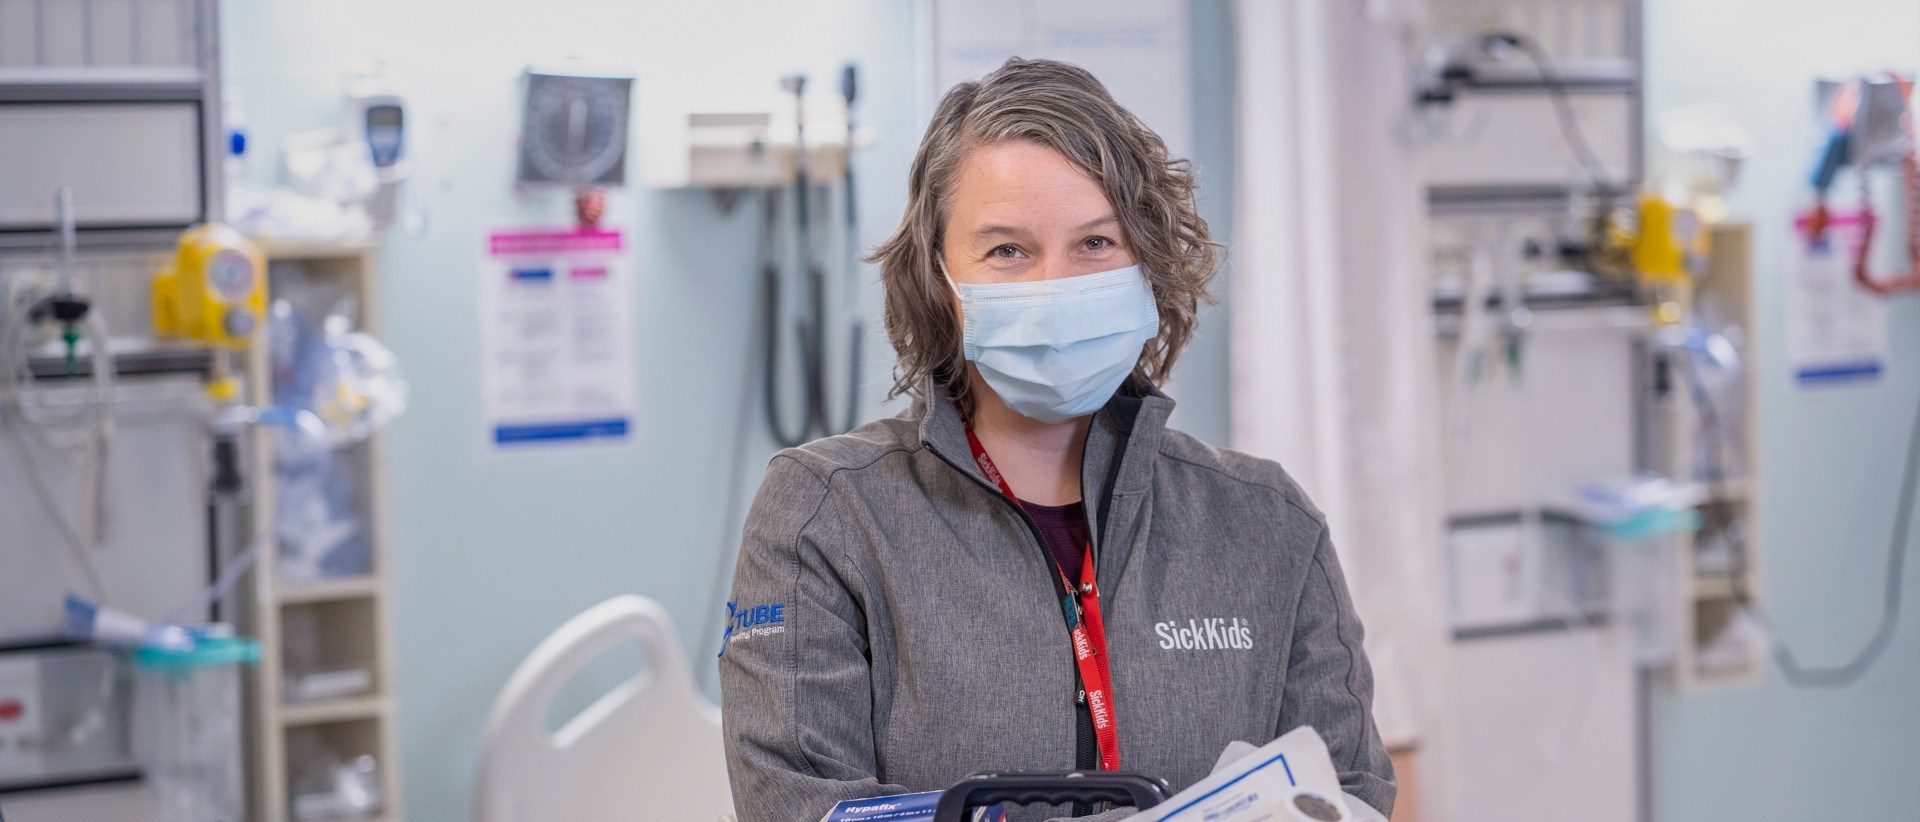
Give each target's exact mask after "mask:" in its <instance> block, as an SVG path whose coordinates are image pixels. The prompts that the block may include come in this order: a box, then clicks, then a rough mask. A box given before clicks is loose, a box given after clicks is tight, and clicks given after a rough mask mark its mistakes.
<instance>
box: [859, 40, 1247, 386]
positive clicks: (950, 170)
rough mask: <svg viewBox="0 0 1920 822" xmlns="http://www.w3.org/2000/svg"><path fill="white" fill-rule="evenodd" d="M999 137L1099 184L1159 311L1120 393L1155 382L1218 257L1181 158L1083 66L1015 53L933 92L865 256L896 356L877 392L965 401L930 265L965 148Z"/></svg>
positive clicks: (960, 363)
mask: <svg viewBox="0 0 1920 822" xmlns="http://www.w3.org/2000/svg"><path fill="white" fill-rule="evenodd" d="M1009 140H1026V141H1029V142H1033V143H1037V144H1039V145H1043V146H1047V147H1049V148H1052V149H1054V150H1056V151H1059V152H1060V153H1061V154H1063V155H1066V157H1067V159H1068V160H1069V161H1071V162H1072V163H1074V164H1075V165H1077V166H1079V167H1080V169H1081V170H1082V171H1084V172H1086V174H1087V176H1089V177H1091V178H1092V179H1093V180H1094V181H1095V182H1097V183H1099V185H1100V188H1101V189H1102V190H1103V191H1104V192H1105V193H1106V196H1107V201H1108V202H1109V203H1111V204H1112V205H1113V209H1114V212H1115V214H1116V215H1117V216H1118V217H1119V219H1120V225H1121V227H1122V228H1123V229H1124V230H1125V232H1126V236H1127V242H1128V244H1129V245H1130V246H1131V247H1132V248H1133V252H1134V255H1135V257H1136V259H1138V261H1139V263H1140V268H1141V270H1142V271H1144V272H1145V274H1146V277H1147V282H1148V283H1149V284H1150V285H1151V286H1152V287H1153V296H1154V302H1155V303H1156V304H1157V305H1158V308H1159V311H1160V333H1159V334H1158V335H1156V336H1155V337H1154V338H1153V339H1152V340H1149V341H1148V342H1147V344H1146V345H1145V346H1143V347H1142V349H1141V351H1140V360H1139V362H1138V363H1136V364H1135V366H1134V369H1133V373H1132V374H1131V375H1129V376H1128V378H1127V382H1126V383H1125V385H1124V386H1123V388H1122V390H1130V391H1133V392H1136V393H1138V392H1142V391H1145V390H1147V389H1149V388H1150V387H1154V386H1158V385H1161V384H1163V383H1164V382H1165V381H1166V379H1167V376H1168V374H1169V373H1171V371H1172V369H1173V363H1174V360H1175V359H1178V358H1179V356H1180V351H1181V350H1182V349H1183V348H1185V347H1186V345H1187V341H1188V340H1190V339H1191V338H1192V336H1193V326H1194V320H1195V317H1196V315H1197V314H1198V311H1199V303H1200V301H1201V300H1209V301H1211V297H1210V296H1209V295H1208V293H1207V284H1208V283H1209V282H1210V281H1211V280H1212V279H1213V276H1214V274H1215V273H1216V272H1218V271H1219V269H1220V264H1221V261H1222V260H1223V258H1224V256H1225V252H1224V251H1223V250H1222V248H1221V247H1220V245H1219V244H1218V243H1215V242H1213V239H1212V235H1211V234H1209V233H1208V230H1207V223H1206V221H1205V220H1202V219H1200V214H1199V211H1198V210H1197V209H1196V208H1195V207H1194V201H1193V191H1194V176H1193V169H1192V165H1191V164H1190V163H1189V162H1188V161H1187V160H1185V159H1174V158H1170V157H1168V156H1167V146H1166V143H1165V142H1163V141H1162V140H1161V139H1160V136H1159V135H1157V134H1155V133H1153V130H1152V129H1149V128H1147V126H1146V124H1144V123H1142V122H1140V119H1139V118H1138V117H1135V116H1133V114H1132V113H1131V112H1129V111H1127V110H1126V109H1125V108H1122V107H1121V106H1120V104H1119V103H1116V102H1114V99H1113V96H1112V95H1110V94H1108V93H1107V89H1106V87H1105V86H1102V85H1101V84H1100V81H1099V80H1097V79H1094V76H1093V75H1092V74H1089V73H1088V72H1087V70H1086V69H1083V68H1080V67H1079V66H1075V65H1072V64H1069V63H1062V62H1059V61H1057V60H1026V59H1021V58H1018V57H1016V58H1013V59H1011V60H1008V61H1007V62H1006V63H1005V64H1004V65H1002V66H1001V67H1000V68H998V69H995V70H994V71H993V73H991V74H988V75H987V76H986V77H983V78H981V79H980V80H979V81H978V82H970V83H961V84H959V85H957V86H954V87H953V88H952V89H951V90H950V91H948V92H947V94H946V96H945V97H944V98H942V99H941V100H940V107H939V108H938V109H937V110H936V111H934V114H933V121H932V122H931V123H929V124H928V125H927V133H926V135H925V136H924V137H922V138H921V140H920V150H919V152H918V153H917V154H916V155H915V156H914V158H913V168H912V170H911V172H910V174H909V177H908V180H907V208H906V214H905V215H903V216H902V217H901V219H900V227H899V228H898V229H895V230H894V232H893V236H891V237H889V238H888V239H887V241H886V242H884V243H881V244H880V246H879V247H878V248H876V249H874V251H873V253H872V254H871V255H870V256H869V257H868V258H867V260H868V262H872V263H878V264H879V265H880V281H881V284H882V286H883V287H884V289H885V291H886V325H887V337H888V338H889V339H890V340H892V342H893V347H894V350H895V352H896V353H897V354H898V355H899V367H898V368H897V369H896V371H895V373H894V383H893V390H892V391H891V392H889V393H888V395H887V396H888V397H889V398H892V397H895V396H899V395H900V394H902V393H906V394H918V393H919V389H920V385H921V384H922V383H923V382H924V381H925V379H926V378H927V377H929V376H931V377H934V378H935V380H936V381H937V382H939V383H940V384H942V385H944V386H946V388H947V390H948V391H950V392H952V398H953V399H955V400H957V401H959V402H960V403H961V405H962V407H963V408H971V397H969V396H968V395H967V391H968V389H967V380H965V379H964V378H963V375H964V374H965V367H966V358H965V356H964V354H963V350H962V349H963V346H962V342H963V341H962V331H961V327H960V323H959V318H958V316H957V315H956V313H955V310H954V302H953V292H952V290H951V289H950V288H949V287H948V286H947V284H946V282H945V280H944V278H943V277H942V275H941V273H940V269H939V268H937V267H936V264H937V260H938V257H939V255H940V253H941V246H942V242H943V241H944V239H945V238H944V236H943V232H944V229H945V226H946V224H947V215H948V212H949V206H950V205H951V200H952V196H953V190H954V177H955V175H956V174H957V173H958V172H959V170H960V166H961V164H962V163H963V161H965V159H966V156H967V153H968V151H970V150H971V149H973V148H975V147H977V146H982V145H991V144H994V143H1000V142H1004V141H1009Z"/></svg>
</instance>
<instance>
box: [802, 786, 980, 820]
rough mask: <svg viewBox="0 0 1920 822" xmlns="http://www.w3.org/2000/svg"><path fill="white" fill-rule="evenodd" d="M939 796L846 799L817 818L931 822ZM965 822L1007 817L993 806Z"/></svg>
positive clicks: (916, 794)
mask: <svg viewBox="0 0 1920 822" xmlns="http://www.w3.org/2000/svg"><path fill="white" fill-rule="evenodd" d="M942 793H945V791H927V792H925V793H903V794H900V795H898V796H880V797H874V798H872V799H848V800H846V801H843V802H841V803H840V804H838V805H835V806H833V810H830V811H827V815H826V816H823V817H820V822H932V820H933V811H934V809H935V808H936V807H937V806H939V804H940V794H942ZM967 819H968V822H1007V814H1006V811H1004V810H1002V809H1001V807H1000V806H999V805H993V806H990V807H985V808H975V809H974V811H973V813H972V814H969V815H968V816H967Z"/></svg>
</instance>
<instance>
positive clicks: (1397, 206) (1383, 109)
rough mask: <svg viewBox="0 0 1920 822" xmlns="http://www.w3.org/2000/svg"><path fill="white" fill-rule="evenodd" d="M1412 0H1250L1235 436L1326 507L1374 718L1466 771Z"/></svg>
mask: <svg viewBox="0 0 1920 822" xmlns="http://www.w3.org/2000/svg"><path fill="white" fill-rule="evenodd" d="M1410 5H1411V4H1408V3H1405V2H1387V1H1386V0H1375V2H1371V3H1362V2H1359V1H1358V0H1238V2H1237V3H1236V5H1235V13H1236V15H1237V18H1236V20H1235V28H1236V31H1237V37H1238V43H1237V46H1238V54H1239V67H1238V81H1239V89H1238V95H1239V100H1238V105H1239V134H1238V156H1239V173H1240V177H1239V181H1238V189H1239V201H1238V203H1237V209H1238V210H1237V213H1236V219H1235V227H1234V235H1235V242H1234V245H1233V248H1232V249H1231V257H1232V270H1233V274H1232V282H1231V283H1230V288H1231V295H1230V299H1229V301H1228V310H1229V312H1230V314H1231V328H1232V337H1231V343H1230V351H1231V362H1232V366H1231V383H1230V385H1231V388H1230V392H1231V396H1232V405H1231V416H1232V423H1231V437H1232V444H1233V446H1234V447H1236V448H1238V449H1241V450H1244V451H1247V452H1249V453H1252V454H1256V455H1259V456H1263V457H1268V458H1272V459H1275V460H1278V461H1279V462H1280V463H1281V464H1282V465H1283V466H1285V467H1286V469H1287V470H1288V472H1289V473H1291V474H1292V475H1293V477H1294V478H1295V479H1296V480H1297V481H1299V482H1300V483H1301V485H1302V486H1303V487H1305V489H1306V490H1307V493H1308V494H1309V495H1311V496H1312V497H1313V499H1314V501H1315V503H1316V504H1317V505H1319V507H1320V508H1321V510H1323V511H1324V512H1325V513H1326V515H1327V519H1328V524H1329V527H1330V528H1331V529H1332V532H1333V539H1334V545H1335V546H1336V547H1337V548H1338V550H1339V552H1340V557H1341V563H1342V565H1343V566H1344V567H1345V569H1346V573H1347V579H1348V583H1349V585H1350V586H1351V588H1352V590H1353V594H1354V599H1355V602H1356V603H1357V605H1358V607H1359V610H1360V613H1361V618H1362V620H1363V621H1364V622H1365V624H1366V628H1367V634H1368V636H1367V649H1368V655H1369V656H1370V657H1371V658H1372V660H1373V664H1374V668H1375V674H1376V680H1377V687H1376V695H1375V714H1376V717H1377V719H1378V720H1379V722H1380V725H1381V731H1382V733H1383V735H1384V736H1386V737H1388V741H1389V743H1390V744H1406V743H1412V744H1415V745H1417V746H1418V754H1417V758H1418V760H1419V769H1418V770H1419V775H1420V778H1419V780H1418V785H1417V786H1416V790H1417V791H1418V793H1419V794H1420V795H1421V797H1422V799H1421V802H1420V805H1421V807H1420V808H1419V812H1420V815H1421V818H1422V819H1423V820H1432V819H1436V818H1438V816H1439V813H1440V811H1441V809H1443V808H1445V807H1446V805H1447V803H1446V801H1445V799H1444V797H1443V794H1444V792H1445V786H1446V784H1447V783H1448V782H1449V781H1450V780H1449V779H1448V778H1447V776H1446V771H1447V768H1446V763H1447V762H1448V760H1449V758H1450V757H1449V756H1448V749H1449V747H1450V744H1449V742H1450V738H1451V733H1450V730H1451V729H1450V728H1449V723H1448V721H1447V716H1448V712H1447V711H1446V709H1445V706H1447V705H1448V704H1449V701H1448V694H1447V693H1446V685H1445V683H1447V682H1449V681H1450V679H1451V677H1450V676H1449V669H1448V664H1449V653H1450V648H1451V640H1450V635H1449V630H1448V623H1447V619H1446V590H1445V580H1446V573H1445V571H1446V569H1445V567H1444V565H1443V559H1442V558H1443V552H1442V547H1441V546H1442V540H1443V538H1444V533H1445V523H1444V519H1443V518H1444V514H1443V508H1442V498H1441V495H1440V476H1441V474H1440V459H1441V454H1442V452H1441V442H1442V441H1441V428H1440V413H1439V406H1440V403H1439V399H1438V377H1439V375H1438V373H1437V370H1436V369H1437V366H1436V359H1435V353H1434V334H1433V320H1432V313H1431V310H1430V308H1429V306H1430V302H1429V300H1430V298H1429V289H1428V284H1427V264H1426V261H1427V252H1426V235H1425V225H1426V212H1425V207H1426V206H1425V187H1424V182H1423V177H1422V169H1421V166H1420V159H1419V157H1418V155H1417V154H1416V152H1415V151H1414V150H1413V149H1411V148H1409V147H1407V146H1405V145H1403V144H1402V143H1401V141H1400V140H1398V139H1396V136H1395V135H1396V134H1397V133H1399V131H1398V125H1399V123H1400V122H1401V120H1402V118H1403V117H1405V112H1406V111H1407V107H1408V106H1409V105H1410V104H1411V101H1412V99H1413V92H1412V90H1411V88H1410V87H1409V73H1408V65H1409V63H1408V58H1407V56H1406V53H1405V50H1406V48H1407V45H1406V37H1405V28H1406V26H1407V25H1408V23H1409V22H1410V21H1409V20H1408V17H1409V16H1410V12H1409V10H1408V9H1409V6H1410Z"/></svg>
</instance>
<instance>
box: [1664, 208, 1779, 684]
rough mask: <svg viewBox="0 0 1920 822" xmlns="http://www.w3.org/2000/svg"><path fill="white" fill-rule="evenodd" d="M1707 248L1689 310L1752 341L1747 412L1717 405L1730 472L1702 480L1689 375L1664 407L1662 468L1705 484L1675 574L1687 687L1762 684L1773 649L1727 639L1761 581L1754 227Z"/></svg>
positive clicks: (1716, 238)
mask: <svg viewBox="0 0 1920 822" xmlns="http://www.w3.org/2000/svg"><path fill="white" fill-rule="evenodd" d="M1709 242H1710V248H1711V254H1710V255H1709V258H1708V266H1707V271H1706V275H1705V277H1703V278H1702V279H1701V280H1700V282H1699V284H1698V286H1697V287H1696V288H1695V290H1694V291H1693V293H1692V294H1691V295H1686V297H1685V301H1686V302H1687V303H1688V305H1687V306H1686V308H1687V310H1688V312H1689V313H1690V314H1698V313H1701V312H1704V313H1705V315H1706V316H1708V317H1710V318H1712V319H1713V320H1715V324H1724V325H1729V326H1732V327H1737V328H1739V329H1741V331H1742V332H1743V333H1745V334H1746V335H1748V336H1747V339H1745V340H1744V341H1743V342H1742V344H1741V345H1740V349H1741V356H1742V359H1741V365H1740V368H1741V372H1742V373H1741V375H1740V385H1741V389H1742V396H1741V397H1740V398H1739V403H1740V408H1739V409H1737V410H1735V409H1726V408H1717V409H1715V411H1716V413H1717V414H1718V415H1719V416H1720V417H1721V418H1722V422H1721V424H1720V430H1722V431H1723V432H1726V433H1725V434H1724V436H1726V437H1728V438H1729V439H1730V440H1731V441H1728V442H1722V443H1719V444H1717V445H1718V451H1719V455H1718V457H1717V458H1716V459H1714V460H1713V462H1715V463H1718V464H1719V465H1720V466H1721V467H1722V468H1723V470H1724V471H1725V472H1726V476H1722V477H1708V476H1701V471H1700V467H1701V464H1702V462H1703V460H1701V458H1700V453H1701V448H1703V447H1705V446H1707V445H1709V444H1708V443H1703V442H1701V441H1700V438H1699V431H1700V419H1701V417H1700V409H1698V408H1697V407H1696V406H1695V404H1694V401H1693V398H1692V396H1691V394H1690V392H1689V391H1688V390H1687V389H1686V386H1687V383H1686V380H1685V377H1684V375H1682V374H1680V373H1679V372H1675V373H1674V375H1673V376H1672V379H1671V384H1672V386H1673V390H1671V391H1669V392H1667V395H1666V399H1665V401H1664V402H1661V403H1659V404H1658V407H1657V410H1656V415H1657V419H1656V431H1655V436H1657V437H1658V438H1659V442H1658V443H1657V448H1656V451H1655V453H1658V454H1661V455H1663V456H1664V457H1665V459H1666V464H1665V465H1664V466H1661V468H1662V470H1664V471H1665V472H1666V473H1667V474H1668V475H1669V476H1672V477H1675V478H1682V479H1688V480H1693V481H1697V482H1700V483H1701V485H1702V487H1703V489H1704V490H1705V497H1704V499H1703V501H1702V502H1701V503H1700V505H1699V506H1698V510H1699V511H1700V513H1701V519H1702V522H1703V525H1702V527H1701V529H1700V530H1699V531H1698V532H1695V533H1689V534H1683V535H1682V536H1681V537H1680V539H1679V541H1678V544H1677V545H1676V547H1675V550H1674V553H1673V561H1674V563H1675V567H1674V568H1673V569H1672V573H1673V578H1674V579H1676V580H1679V581H1680V584H1678V585H1676V586H1674V591H1675V593H1676V595H1677V597H1678V602H1677V603H1676V604H1675V608H1676V611H1675V614H1674V616H1675V618H1676V636H1675V638H1674V639H1675V641H1674V649H1673V650H1674V653H1673V665H1672V668H1671V671H1670V677H1671V679H1672V682H1673V684H1674V685H1675V686H1677V687H1679V688H1682V689H1693V688H1703V687H1711V686H1716V685H1727V684H1735V683H1743V682H1752V681H1756V680H1758V679H1759V677H1760V675H1761V673H1762V672H1763V671H1764V670H1765V666H1766V650H1765V648H1764V646H1763V644H1762V643H1761V642H1760V641H1759V640H1758V638H1757V636H1755V635H1753V634H1752V633H1751V632H1745V633H1742V632H1741V631H1738V630H1735V631H1732V632H1731V633H1728V629H1729V627H1737V626H1735V625H1734V624H1733V621H1734V620H1736V619H1738V618H1740V614H1741V612H1742V610H1743V608H1744V606H1745V601H1746V599H1747V598H1749V597H1751V596H1757V595H1758V592H1759V591H1760V585H1761V576H1760V571H1761V569H1760V540H1759V536H1760V535H1759V528H1758V524H1759V523H1758V520H1757V518H1756V516H1755V510H1756V509H1755V505H1754V503H1755V501H1756V499H1757V494H1756V491H1757V489H1758V483H1759V481H1760V478H1761V473H1760V471H1759V470H1758V469H1759V463H1758V460H1757V459H1756V457H1757V456H1758V453H1759V452H1758V450H1757V445H1756V442H1757V440H1756V432H1757V430H1758V420H1757V419H1756V417H1755V414H1756V412H1757V409H1758V408H1759V405H1760V402H1759V396H1758V394H1757V390H1756V389H1757V386H1756V378H1755V374H1754V373H1753V365H1752V356H1753V355H1752V352H1753V340H1752V337H1751V335H1752V332H1753V329H1754V328H1755V325H1754V320H1755V305H1754V298H1753V256H1752V255H1753V232H1752V226H1751V225H1749V224H1746V223H1726V224H1721V225H1718V226H1714V227H1713V229H1712V235H1711V239H1710V241H1709ZM1676 367H1677V366H1676ZM1729 425H1732V426H1733V427H1732V428H1731V429H1729V428H1728V426H1729ZM1729 537H1731V538H1729ZM1722 552H1730V553H1722ZM1720 557H1724V558H1725V559H1724V560H1722V559H1720ZM1727 642H1731V643H1732V644H1724V643H1727ZM1716 645H1718V649H1717V650H1715V648H1716ZM1710 651H1711V652H1710ZM1728 657H1731V658H1730V659H1729V658H1728Z"/></svg>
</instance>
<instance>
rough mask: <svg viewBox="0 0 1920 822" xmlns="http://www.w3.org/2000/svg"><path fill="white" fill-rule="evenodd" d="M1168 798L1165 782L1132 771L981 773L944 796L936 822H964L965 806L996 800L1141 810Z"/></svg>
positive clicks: (992, 802)
mask: <svg viewBox="0 0 1920 822" xmlns="http://www.w3.org/2000/svg"><path fill="white" fill-rule="evenodd" d="M1166 800H1167V781H1166V780H1164V779H1156V778H1154V777H1151V776H1147V775H1146V774H1138V773H1131V772H1128V771H1091V772H1089V771H1068V772H1066V773H1010V774H997V773H977V774H974V775H972V776H969V777H967V778H965V779H962V780H960V781H959V782H957V783H955V784H954V786H953V787H951V788H948V789H947V792H946V793H945V794H942V795H941V796H940V804H939V805H938V806H937V807H935V809H934V811H933V822H965V819H966V815H967V809H968V808H975V807H979V806H981V805H992V804H994V803H997V802H1011V803H1013V804H1016V805H1027V804H1032V803H1044V804H1048V805H1065V804H1067V803H1069V802H1088V803H1092V802H1111V803H1114V804H1119V805H1132V806H1134V807H1136V808H1139V809H1141V810H1145V809H1147V808H1151V807H1153V806H1155V805H1158V804H1160V803H1162V802H1165V801H1166Z"/></svg>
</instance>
